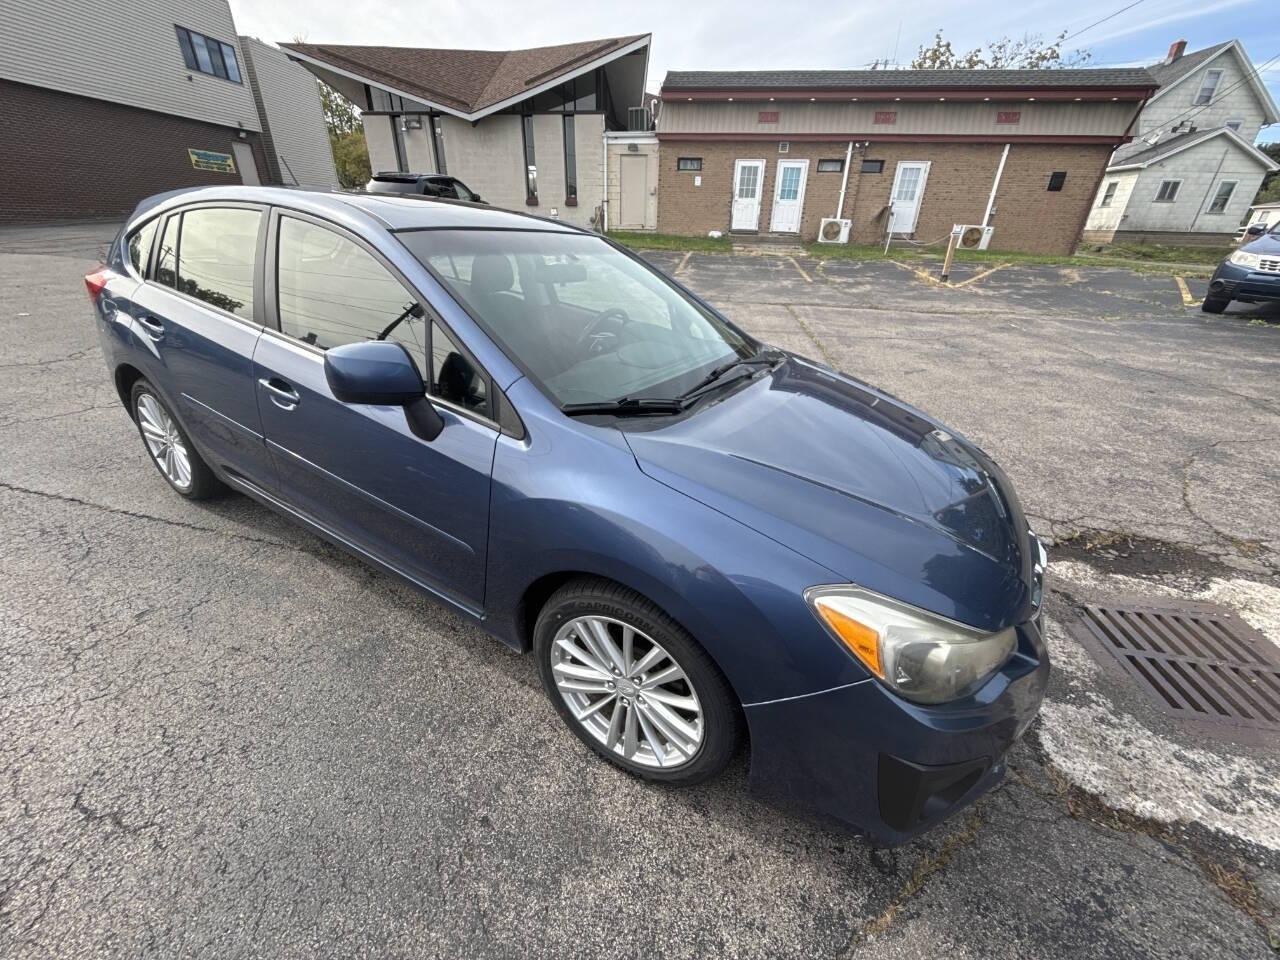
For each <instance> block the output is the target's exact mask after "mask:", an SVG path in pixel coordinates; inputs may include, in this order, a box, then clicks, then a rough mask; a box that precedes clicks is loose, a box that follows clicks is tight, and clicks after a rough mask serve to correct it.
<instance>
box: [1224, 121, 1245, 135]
mask: <svg viewBox="0 0 1280 960" xmlns="http://www.w3.org/2000/svg"><path fill="white" fill-rule="evenodd" d="M1243 125H1244V121H1243V120H1228V121H1227V126H1228V127H1229V128H1230V129H1232V130H1234V131H1236V133H1239V132H1240V128H1241V127H1242V126H1243Z"/></svg>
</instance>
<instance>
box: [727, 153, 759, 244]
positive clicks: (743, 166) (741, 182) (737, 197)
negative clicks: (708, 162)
mask: <svg viewBox="0 0 1280 960" xmlns="http://www.w3.org/2000/svg"><path fill="white" fill-rule="evenodd" d="M763 183H764V161H763V160H738V161H735V162H734V165H733V219H732V221H731V223H730V226H729V229H730V230H755V229H756V228H757V227H759V226H760V189H761V186H762V184H763Z"/></svg>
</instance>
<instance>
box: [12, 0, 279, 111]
mask: <svg viewBox="0 0 1280 960" xmlns="http://www.w3.org/2000/svg"><path fill="white" fill-rule="evenodd" d="M3 20H4V27H3V29H0V78H2V79H6V80H14V81H17V82H19V83H26V84H30V85H32V86H37V87H44V88H46V89H50V90H58V91H61V92H64V93H73V94H78V95H80V96H84V97H92V98H94V99H97V100H106V101H109V102H111V103H117V104H123V105H125V106H131V107H139V108H142V109H144V110H155V111H159V112H161V113H166V114H173V115H176V116H180V117H186V118H190V119H193V120H201V121H205V122H207V123H215V124H220V125H223V126H228V127H243V128H244V129H246V130H254V131H257V130H261V125H260V124H259V122H258V113H257V110H256V109H255V107H254V103H253V96H252V93H251V91H250V89H249V84H248V81H247V80H246V81H245V82H243V83H232V82H231V81H229V80H222V79H219V78H218V77H214V76H210V75H208V74H204V73H198V72H195V71H189V70H187V68H186V65H185V64H184V63H183V62H182V50H181V49H180V48H179V46H178V38H177V35H176V33H175V32H174V25H175V24H178V25H180V26H184V27H187V28H189V29H191V30H195V31H196V32H198V33H203V34H206V35H208V36H210V37H213V38H215V39H218V40H221V41H222V42H223V43H226V44H229V45H231V46H232V47H234V48H235V49H236V57H237V59H238V60H239V62H240V64H241V73H242V74H243V73H244V56H243V52H242V50H241V48H240V44H239V43H238V42H237V39H236V30H235V24H234V23H233V22H232V19H231V10H230V8H229V7H228V5H227V0H181V2H179V3H178V4H176V5H175V4H173V3H163V4H162V3H159V2H157V0H133V2H131V3H130V4H129V6H128V9H127V10H120V9H116V8H113V7H112V8H107V7H104V6H103V5H102V4H98V3H90V2H87V0H23V2H21V3H6V4H4V7H3Z"/></svg>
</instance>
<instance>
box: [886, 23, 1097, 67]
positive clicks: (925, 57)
mask: <svg viewBox="0 0 1280 960" xmlns="http://www.w3.org/2000/svg"><path fill="white" fill-rule="evenodd" d="M1066 39H1067V32H1066V31H1065V30H1064V31H1063V32H1062V33H1060V34H1058V35H1057V36H1056V37H1054V38H1053V39H1052V40H1049V41H1046V40H1045V39H1044V36H1043V35H1042V34H1038V33H1024V34H1023V35H1022V37H1021V38H1018V39H1014V38H1012V37H1007V36H1006V37H1000V38H999V39H997V40H992V41H990V42H988V43H987V44H986V46H984V47H974V48H973V49H972V50H967V51H965V52H964V53H956V51H955V49H954V48H953V47H952V46H951V41H950V40H947V39H945V38H944V37H943V36H942V31H941V30H939V31H938V32H937V33H936V34H934V37H933V43H932V44H930V45H929V46H922V47H920V49H919V50H918V51H916V58H915V59H914V60H912V61H911V68H912V69H913V70H1044V69H1046V68H1049V67H1078V66H1082V65H1084V64H1085V63H1088V61H1089V58H1090V57H1091V56H1092V54H1091V53H1090V52H1089V51H1088V50H1070V51H1067V52H1066V53H1064V52H1063V50H1062V42H1063V41H1064V40H1066Z"/></svg>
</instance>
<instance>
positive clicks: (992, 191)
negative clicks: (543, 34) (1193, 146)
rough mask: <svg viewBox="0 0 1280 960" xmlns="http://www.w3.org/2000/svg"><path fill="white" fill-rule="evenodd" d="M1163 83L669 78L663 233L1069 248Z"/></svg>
mask: <svg viewBox="0 0 1280 960" xmlns="http://www.w3.org/2000/svg"><path fill="white" fill-rule="evenodd" d="M1155 88H1156V84H1155V81H1154V80H1153V79H1152V78H1151V75H1150V74H1149V73H1148V72H1147V71H1146V70H1140V69H1138V70H1134V69H1123V70H862V71H765V72H758V71H753V72H672V73H668V74H667V77H666V80H665V81H664V82H663V85H662V91H661V99H662V107H661V110H660V111H659V118H658V124H657V136H658V141H659V145H660V146H659V172H658V229H659V230H661V231H663V232H665V233H675V234H702V233H706V232H708V231H710V230H720V231H725V232H729V233H734V234H746V235H750V234H757V235H760V234H765V235H768V234H773V235H780V236H794V237H798V238H799V239H801V240H804V241H812V240H814V239H816V238H817V235H818V229H819V225H820V223H821V221H822V220H823V218H828V217H829V218H836V219H841V220H847V221H849V224H848V239H849V241H850V242H854V243H877V242H883V241H884V240H885V238H886V234H891V235H892V236H893V237H894V238H897V239H901V240H912V241H915V242H919V243H930V242H938V241H942V240H945V239H946V236H947V235H948V234H949V233H950V231H951V228H952V226H953V225H954V224H957V223H964V224H979V225H986V226H991V227H992V228H993V232H992V235H991V240H990V246H991V248H992V249H1005V250H1016V251H1026V252H1035V253H1053V254H1065V253H1070V252H1071V251H1072V249H1074V247H1075V245H1076V243H1077V241H1078V240H1079V238H1080V232H1081V229H1082V228H1083V226H1084V222H1085V218H1086V217H1087V216H1088V213H1089V207H1090V202H1091V200H1092V198H1093V196H1094V193H1095V192H1096V190H1097V187H1098V182H1099V180H1100V179H1101V177H1102V175H1103V172H1104V171H1105V169H1106V165H1107V159H1108V157H1109V156H1110V155H1111V152H1112V150H1114V149H1115V147H1116V146H1117V145H1118V144H1121V143H1125V142H1127V141H1128V140H1129V139H1130V135H1131V130H1132V126H1133V123H1134V120H1135V118H1136V116H1137V114H1138V111H1139V109H1140V108H1141V105H1142V104H1143V102H1144V101H1145V100H1146V99H1147V98H1148V97H1150V96H1151V94H1152V93H1153V92H1154V91H1155Z"/></svg>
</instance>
